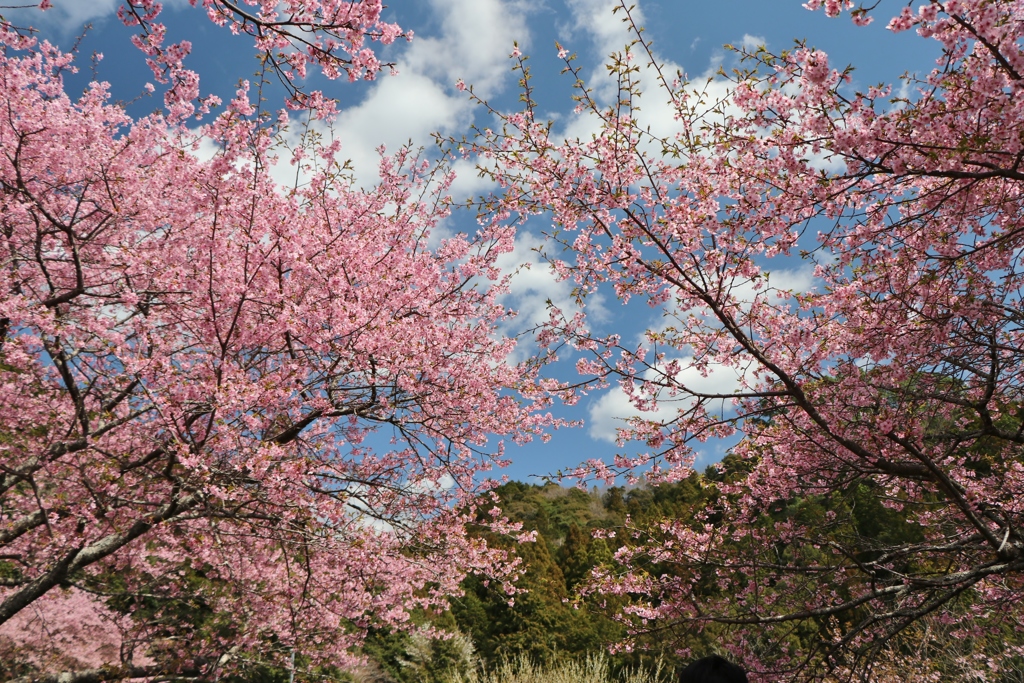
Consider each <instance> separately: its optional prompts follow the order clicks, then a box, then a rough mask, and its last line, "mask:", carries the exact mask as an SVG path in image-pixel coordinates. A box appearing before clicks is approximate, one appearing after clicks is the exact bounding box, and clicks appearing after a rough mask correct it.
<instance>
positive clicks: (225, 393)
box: [0, 0, 554, 681]
mask: <svg viewBox="0 0 1024 683" xmlns="http://www.w3.org/2000/svg"><path fill="white" fill-rule="evenodd" d="M286 4H287V5H288V11H289V12H291V14H290V15H289V16H290V17H291V19H290V20H289V21H291V22H293V24H294V25H295V26H298V27H299V28H302V30H306V29H305V28H303V27H307V28H309V27H310V26H312V24H311V22H312V23H316V22H320V24H325V25H326V28H324V26H321V25H320V24H317V25H316V26H313V27H312V28H309V30H310V31H314V32H320V33H317V35H318V36H319V37H318V38H316V40H317V41H322V42H319V43H317V45H319V46H320V47H321V48H322V50H321V51H320V52H317V51H315V50H314V51H313V53H311V54H314V56H316V59H317V60H320V63H324V62H323V59H326V57H325V55H326V54H327V52H332V51H334V50H335V48H336V47H337V46H336V45H335V44H334V43H333V42H332V40H333V39H331V38H329V37H328V36H330V35H332V34H331V31H334V30H338V31H341V30H342V27H344V30H345V31H346V33H345V36H346V38H345V40H346V41H348V42H347V43H346V44H348V45H355V44H357V43H358V42H359V35H357V33H358V32H360V31H362V32H363V35H366V34H367V32H368V31H370V29H372V28H373V27H376V28H377V29H380V30H381V31H384V30H385V29H384V28H381V26H380V25H379V24H376V23H374V22H376V21H377V19H376V17H377V16H378V15H379V3H376V5H375V4H374V3H372V2H366V3H354V4H352V3H334V4H333V5H332V4H331V3H327V2H324V3H317V2H314V1H313V0H309V1H307V2H291V3H286ZM204 5H205V6H206V7H207V9H208V10H209V12H210V13H211V16H212V17H213V18H214V19H215V20H218V18H219V19H223V17H224V16H225V15H224V12H226V11H228V10H231V11H235V12H236V15H237V17H236V19H237V21H238V22H240V24H239V25H238V26H236V27H235V28H240V29H242V30H246V31H252V32H254V34H255V35H256V37H257V44H258V45H261V46H264V47H265V49H267V50H270V49H272V48H273V49H277V47H279V46H278V45H277V43H275V42H274V41H275V40H277V38H279V37H280V36H281V35H282V34H281V33H280V32H281V31H283V30H284V29H282V28H280V27H281V26H286V25H293V24H289V23H288V22H284V23H276V24H275V23H273V22H272V21H271V19H272V17H271V15H272V14H273V12H274V11H277V10H276V9H275V8H277V7H278V5H279V3H276V2H272V3H267V2H264V3H262V7H261V9H262V12H263V14H261V15H259V16H260V17H262V18H261V19H259V20H258V21H257V20H250V19H247V18H246V17H247V16H248V15H245V14H243V13H242V11H241V9H240V8H241V7H242V5H235V4H232V3H227V2H206V3H204ZM360 6H365V7H364V9H365V10H366V14H365V15H364V16H363V18H362V19H360V20H359V21H358V22H356V21H355V20H352V21H353V22H355V23H352V25H351V26H349V23H348V22H349V20H347V19H346V20H345V21H342V20H339V19H337V18H328V19H324V17H323V16H321V15H322V14H323V15H324V16H327V15H329V16H330V17H333V16H334V14H331V13H332V12H335V13H336V12H337V11H341V10H340V9H339V8H342V9H344V8H348V10H351V11H353V12H354V11H356V10H357V9H358V8H359V7H360ZM374 6H376V10H373V8H374ZM331 8H333V9H331ZM143 10H144V11H145V12H148V14H141V15H140V14H139V12H142V11H143ZM348 10H346V11H348ZM157 11H158V9H157V5H156V3H143V2H139V3H132V4H130V5H128V6H127V7H126V9H125V12H126V14H125V16H126V17H129V18H131V17H135V18H136V19H138V20H139V21H142V22H147V21H150V20H151V19H152V18H153V17H154V16H155V14H156V12H157ZM360 11H361V10H360ZM374 12H376V13H374ZM318 13H320V14H318ZM324 13H326V14H324ZM314 15H315V16H316V17H319V18H316V19H315V21H314V18H311V17H314ZM247 22H248V23H247ZM261 22H270V23H269V24H267V25H266V26H265V25H264V23H261ZM296 22H297V23H296ZM148 26H149V28H148V30H149V31H150V32H153V31H157V27H156V26H157V25H156V24H153V23H150V24H148ZM267 26H272V28H267ZM368 27H369V28H368ZM264 29H267V32H265V31H264ZM322 30H323V31H326V33H323V32H321V31H322ZM374 30H376V29H374ZM268 32H269V33H268ZM268 36H269V37H268ZM274 36H277V38H275V37H274ZM310 40H312V39H310ZM261 41H270V42H266V43H265V44H264V42H261ZM150 44H151V45H152V44H153V43H152V42H151V43H150ZM261 49H262V48H261ZM162 54H164V55H166V54H167V53H166V51H165V52H164V53H162ZM307 56H308V55H307ZM312 58H313V57H310V59H312ZM153 59H155V60H156V62H155V63H157V64H158V65H159V64H161V63H162V64H164V65H165V66H166V64H167V63H166V62H160V61H159V59H157V58H156V57H153ZM72 61H73V56H72V55H69V54H63V53H61V52H60V51H59V50H57V49H56V48H54V47H53V46H51V45H49V44H48V43H45V42H43V43H37V42H36V40H35V39H34V38H26V37H25V36H24V35H23V34H22V33H20V32H19V31H18V30H16V29H14V28H13V27H11V26H10V25H9V24H3V25H2V26H0V90H2V95H0V97H2V98H3V108H2V111H3V113H2V115H0V225H2V234H3V237H2V241H3V257H2V259H3V269H2V272H3V274H2V278H3V283H2V286H0V289H2V293H0V414H2V416H3V418H2V422H0V423H2V427H0V584H2V588H0V643H2V644H9V643H10V642H12V641H13V642H14V645H18V644H19V643H20V644H21V645H23V646H25V647H27V648H28V649H29V650H30V651H38V650H39V647H45V645H43V646H39V645H38V638H37V635H38V633H37V632H41V631H39V629H36V630H33V629H29V628H26V627H24V625H25V624H26V623H39V624H42V626H40V628H42V629H43V630H45V631H47V633H49V634H50V635H51V636H52V634H53V633H63V634H65V636H66V637H63V636H62V638H63V639H58V640H55V641H52V642H61V643H65V644H66V646H67V647H68V648H69V649H71V650H72V651H68V652H62V653H58V654H60V655H61V656H59V657H54V658H51V659H48V660H46V662H54V661H57V660H59V661H61V662H65V663H66V662H79V663H81V665H82V666H85V667H88V668H87V669H83V670H81V671H78V672H74V671H71V672H63V673H62V672H60V671H53V670H50V669H46V667H51V666H58V664H52V663H46V662H44V663H43V664H39V662H41V661H43V660H40V659H39V658H38V657H36V658H35V659H34V660H33V661H35V662H36V664H39V665H40V666H42V667H44V671H43V673H46V674H50V675H52V676H57V674H60V680H67V681H71V680H90V681H97V680H113V679H119V678H125V677H138V676H146V677H153V676H178V677H198V678H204V679H205V678H210V679H212V678H213V677H215V676H219V675H220V674H221V673H222V672H224V671H230V670H231V669H232V668H234V669H238V668H241V667H244V666H245V665H246V664H247V662H251V661H253V660H254V659H257V658H258V659H259V660H260V663H264V664H278V665H280V664H282V663H286V662H292V663H293V664H292V665H293V666H299V665H301V666H306V667H313V666H317V665H320V664H331V665H344V664H346V663H347V662H351V661H352V659H353V657H354V656H355V655H354V654H353V648H354V647H355V646H357V645H358V643H359V642H360V640H361V637H362V635H363V634H364V633H365V631H366V630H367V629H368V628H371V627H388V628H399V629H402V628H412V627H413V624H412V621H411V618H412V615H413V614H414V613H415V612H417V611H424V610H425V611H431V610H436V609H442V608H443V607H444V606H445V605H446V600H447V597H448V596H451V595H453V594H457V593H458V592H459V590H460V588H459V582H460V580H461V579H462V578H463V577H464V576H466V575H467V574H468V573H481V574H486V575H489V576H490V577H491V578H492V579H494V580H496V581H497V582H498V585H501V583H502V582H508V581H509V580H510V579H512V578H514V576H515V573H516V571H517V570H516V560H515V559H514V558H512V557H509V556H507V555H506V553H504V552H502V551H499V550H495V549H491V548H489V547H487V545H486V543H485V542H484V541H483V540H481V539H479V538H476V537H471V536H470V535H469V534H468V533H467V523H469V522H472V523H473V524H476V525H480V524H484V525H487V524H488V520H491V521H492V524H491V525H492V527H493V529H494V530H495V531H498V532H505V533H513V532H514V531H515V529H514V528H512V527H510V526H508V525H505V524H503V522H502V520H501V519H499V518H498V517H497V515H498V511H497V509H496V508H495V509H494V510H493V511H490V512H488V510H487V508H490V507H492V506H491V505H490V503H486V504H485V505H484V507H483V509H479V510H478V506H479V500H481V499H480V498H479V497H478V496H479V494H480V493H481V492H483V491H486V490H487V488H488V484H487V483H486V482H485V481H484V480H483V477H482V476H481V473H482V472H484V471H486V470H488V469H490V468H491V467H492V466H494V465H496V464H501V463H502V445H501V443H502V442H501V439H503V438H508V439H513V440H516V441H524V440H529V439H531V438H533V437H534V436H536V435H538V434H540V433H541V432H542V430H544V429H546V428H547V427H548V426H551V425H552V424H553V423H554V420H553V419H552V418H550V417H549V416H547V415H544V414H541V413H539V412H538V409H540V408H543V407H544V406H545V405H546V404H547V402H548V398H547V396H546V394H545V393H544V392H543V391H541V390H540V389H539V388H538V382H537V380H536V376H535V373H536V367H535V366H534V365H517V364H515V363H513V362H510V361H509V355H510V353H511V352H512V351H513V348H514V341H513V340H510V339H507V338H504V337H503V336H502V335H501V334H499V333H498V331H497V329H496V325H497V324H498V323H499V322H500V321H501V320H502V319H503V318H504V316H505V315H506V311H505V309H504V308H503V307H502V306H501V305H500V304H499V303H498V302H497V299H496V297H498V296H499V295H500V294H501V293H502V291H503V288H504V281H503V280H502V279H501V277H500V272H499V271H498V269H497V268H496V266H495V259H496V258H497V257H498V256H499V255H500V254H502V253H505V252H507V251H509V250H510V249H511V248H512V238H513V232H512V231H511V230H510V229H508V228H506V227H504V226H502V225H501V224H500V222H498V221H496V222H493V223H491V224H484V225H483V227H482V228H481V230H480V232H479V233H478V234H477V235H475V236H466V235H452V236H449V237H445V238H442V236H440V235H438V234H437V230H436V229H437V227H438V222H439V221H441V220H442V219H443V218H445V217H446V216H447V214H448V205H449V200H448V198H447V195H446V192H447V188H448V186H449V184H450V182H451V180H452V176H451V174H450V173H448V172H446V170H445V169H444V168H439V167H437V166H434V165H431V164H429V163H427V162H425V161H422V160H420V159H418V158H417V157H416V156H415V155H414V154H412V153H411V152H410V151H409V150H400V151H398V152H397V153H395V154H393V155H391V156H386V155H383V153H382V157H381V161H380V167H379V176H380V177H379V182H378V183H377V184H376V185H375V186H374V187H372V188H371V189H356V188H355V187H354V186H352V185H351V184H350V180H349V179H348V178H347V177H346V175H345V173H344V172H343V169H344V166H343V164H342V163H341V162H340V161H339V160H337V159H336V155H337V153H338V148H337V145H333V144H331V145H329V144H326V143H325V144H323V145H321V144H319V143H317V142H316V141H315V140H313V141H311V142H310V143H309V144H308V145H306V146H303V147H300V148H297V149H295V148H292V149H288V148H286V147H284V146H283V144H282V143H281V142H280V141H281V136H280V132H281V127H282V126H284V125H286V118H285V119H274V120H270V119H268V118H267V117H266V116H265V115H263V114H260V113H259V112H258V111H257V109H256V105H254V104H253V103H252V102H250V100H249V96H248V93H247V91H246V89H245V88H244V87H242V88H240V89H239V91H238V93H237V96H236V98H235V99H234V100H233V101H232V102H230V103H229V104H228V105H227V106H226V107H225V109H224V111H223V112H222V113H221V114H219V115H218V116H216V117H215V118H213V119H212V120H210V121H209V122H208V123H207V124H206V125H204V126H202V127H201V128H198V129H188V128H186V127H184V125H183V124H182V123H181V116H180V113H181V112H180V111H175V109H174V106H176V104H180V103H181V102H186V103H188V102H189V98H190V97H191V95H186V96H184V98H183V99H182V98H179V99H178V100H176V101H175V102H172V103H171V105H172V106H171V107H170V111H169V112H168V114H167V115H166V116H161V115H152V116H149V117H146V118H142V119H137V120H133V119H132V118H131V117H129V116H128V115H127V114H126V113H125V112H124V110H123V109H122V108H120V107H117V106H114V105H111V104H110V103H109V102H108V95H107V85H106V84H103V83H93V84H92V85H91V86H90V87H89V89H88V90H87V91H86V92H85V93H84V94H83V95H82V96H81V97H80V98H78V99H77V100H72V99H71V98H69V96H68V95H67V94H66V92H65V90H64V86H63V82H62V78H61V74H62V73H64V72H65V71H66V70H67V69H69V68H72V66H73V65H72ZM289 63H290V64H292V65H293V66H294V68H295V69H299V68H300V66H299V64H298V63H297V62H294V61H293V62H289ZM367 64H368V62H366V61H365V59H364V63H363V66H362V67H359V68H363V69H368V68H370V66H367ZM353 68H355V67H353ZM372 68H376V66H373V67H372ZM171 75H172V76H173V74H171ZM211 146H212V147H215V148H216V149H217V152H216V153H215V154H214V155H213V157H212V158H210V159H207V160H201V159H200V158H199V152H200V151H201V150H203V149H208V148H209V147H211ZM288 161H291V162H292V163H295V164H298V165H299V166H300V167H301V171H302V176H303V178H305V180H304V182H303V183H302V184H301V185H298V186H297V187H292V188H286V187H282V186H280V185H279V184H277V183H276V182H275V181H274V180H273V178H272V175H271V169H272V167H273V166H274V164H276V163H287V162H288ZM483 500H484V501H486V500H487V499H486V498H484V499H483ZM508 589H509V590H510V591H512V590H514V589H512V588H511V586H509V588H508ZM65 603H66V604H68V605H75V608H74V609H71V608H69V607H66V605H65ZM62 605H65V607H62ZM86 608H88V609H86ZM90 610H91V611H90ZM85 612H89V614H90V615H91V616H89V620H88V623H102V624H107V625H108V626H110V628H114V627H115V626H116V629H117V633H118V634H119V636H118V638H119V639H120V640H119V642H118V639H117V638H113V637H112V636H111V633H113V632H112V631H111V632H110V633H108V631H109V630H110V629H109V628H106V627H104V628H86V627H85V622H83V623H82V624H80V625H79V628H78V630H75V629H73V628H71V625H69V624H68V619H69V618H73V615H74V614H79V613H82V614H84V613H85ZM197 614H199V615H205V616H204V617H203V618H204V620H205V621H203V622H202V623H197V622H196V621H195V620H191V621H190V619H192V618H193V617H195V615H197ZM183 617H185V618H183ZM83 619H84V617H83ZM97 620H98V621H97ZM33 628H35V627H33ZM69 629H70V630H69ZM90 634H91V635H93V636H96V637H97V638H99V640H101V641H103V642H102V643H100V642H99V641H97V642H89V643H86V642H85V641H86V640H88V638H87V636H89V635H90ZM107 636H111V637H107ZM76 644H78V645H76ZM103 644H106V645H110V644H113V645H111V646H110V647H99V645H103ZM5 646H6V645H5ZM79 646H80V651H74V648H77V647H79ZM62 647H64V646H63V645H62ZM32 648H35V650H32ZM114 650H116V652H114V655H113V656H112V658H111V655H110V652H111V651H114ZM23 654H24V652H23ZM29 654H31V652H29ZM51 654H53V653H51ZM97 657H100V658H104V657H106V659H105V660H104V661H102V662H100V661H99V660H98V659H97ZM29 659H32V658H31V657H29ZM44 659H45V658H44ZM295 662H298V664H294V663H295ZM60 666H64V664H61V665H60ZM54 680H56V678H54Z"/></svg>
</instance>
